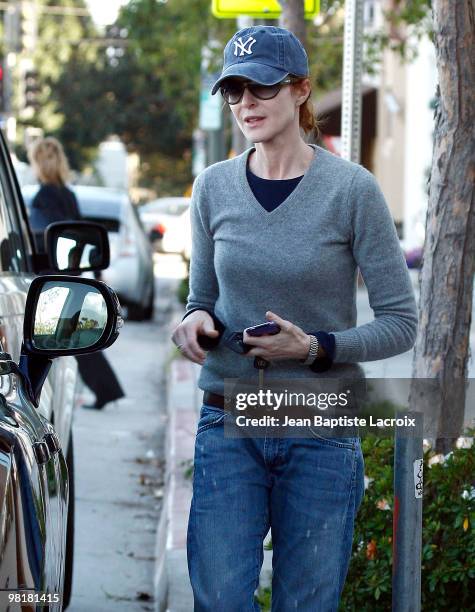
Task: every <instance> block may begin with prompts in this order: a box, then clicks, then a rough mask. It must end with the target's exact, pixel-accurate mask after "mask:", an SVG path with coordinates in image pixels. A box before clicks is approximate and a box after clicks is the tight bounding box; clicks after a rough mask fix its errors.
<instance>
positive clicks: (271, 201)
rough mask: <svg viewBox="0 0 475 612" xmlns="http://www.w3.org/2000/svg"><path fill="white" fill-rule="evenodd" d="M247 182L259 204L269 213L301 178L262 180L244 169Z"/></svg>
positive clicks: (286, 196)
mask: <svg viewBox="0 0 475 612" xmlns="http://www.w3.org/2000/svg"><path fill="white" fill-rule="evenodd" d="M246 175H247V182H248V183H249V187H250V188H251V191H252V193H253V194H254V195H255V197H256V200H257V201H258V202H259V204H260V205H261V206H262V207H263V208H265V209H266V210H267V212H271V211H272V210H274V209H275V208H277V206H279V205H280V204H282V202H283V201H284V200H286V199H287V198H288V197H289V195H290V194H291V193H292V191H293V190H294V189H295V188H296V187H297V185H298V184H299V183H300V181H301V180H302V178H303V175H302V176H297V177H295V178H291V179H263V178H261V177H260V176H256V175H255V174H253V173H252V172H251V171H250V170H249V166H248V167H247V169H246Z"/></svg>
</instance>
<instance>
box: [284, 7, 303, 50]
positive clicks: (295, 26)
mask: <svg viewBox="0 0 475 612" xmlns="http://www.w3.org/2000/svg"><path fill="white" fill-rule="evenodd" d="M279 4H280V6H281V7H282V14H281V16H280V19H279V23H280V25H281V27H283V28H287V29H288V30H290V31H291V32H293V33H294V34H295V36H296V37H297V38H298V39H299V40H300V42H301V43H302V44H303V46H304V47H305V46H306V42H307V35H306V27H305V17H304V0H279Z"/></svg>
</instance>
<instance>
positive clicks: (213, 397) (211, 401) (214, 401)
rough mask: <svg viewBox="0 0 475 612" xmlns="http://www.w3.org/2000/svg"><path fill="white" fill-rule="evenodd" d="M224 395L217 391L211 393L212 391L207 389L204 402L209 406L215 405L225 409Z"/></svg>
mask: <svg viewBox="0 0 475 612" xmlns="http://www.w3.org/2000/svg"><path fill="white" fill-rule="evenodd" d="M224 400H225V397H224V395H218V394H217V393H211V392H210V391H205V392H204V393H203V404H207V405H208V406H214V407H215V408H221V409H222V410H224Z"/></svg>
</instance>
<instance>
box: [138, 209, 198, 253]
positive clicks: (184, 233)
mask: <svg viewBox="0 0 475 612" xmlns="http://www.w3.org/2000/svg"><path fill="white" fill-rule="evenodd" d="M189 208H190V198H186V197H166V198H158V200H153V201H152V202H149V203H148V204H144V205H143V206H141V207H140V208H139V215H140V219H141V220H142V223H143V226H144V228H145V231H146V232H147V235H148V236H149V238H150V239H151V241H152V242H153V244H154V246H155V248H156V249H157V250H158V251H160V252H162V253H179V254H180V255H183V256H186V255H185V253H186V252H188V251H189V245H188V243H187V241H188V227H187V213H188V210H189Z"/></svg>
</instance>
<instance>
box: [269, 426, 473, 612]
mask: <svg viewBox="0 0 475 612" xmlns="http://www.w3.org/2000/svg"><path fill="white" fill-rule="evenodd" d="M474 434H475V431H470V432H468V435H470V436H473V435H474ZM362 449H363V454H364V458H365V474H366V476H367V478H369V479H370V480H369V484H368V488H367V489H366V491H365V497H364V499H363V502H362V504H361V507H360V509H359V512H358V516H357V519H356V522H355V533H354V539H353V553H352V559H351V564H350V569H349V572H348V576H347V580H346V583H345V588H344V591H343V596H342V601H341V606H340V612H387V610H391V607H392V602H391V598H392V584H391V582H392V519H393V513H392V510H393V501H394V493H393V487H394V483H393V479H394V472H393V462H394V439H393V438H381V437H376V436H374V435H368V436H366V437H364V438H363V439H362ZM422 520H423V526H422V609H423V610H430V611H431V612H469V611H470V610H474V609H475V607H474V592H475V443H474V444H472V446H471V447H470V448H461V449H455V450H453V451H452V452H451V453H449V454H448V455H446V456H445V457H443V456H442V455H436V454H435V453H434V451H433V450H431V449H428V450H426V451H425V452H424V497H423V518H422ZM270 597H271V593H270V590H269V589H267V588H266V589H261V590H260V591H259V596H258V601H259V603H261V605H262V606H263V607H262V610H263V611H267V610H270V603H269V602H270Z"/></svg>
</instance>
